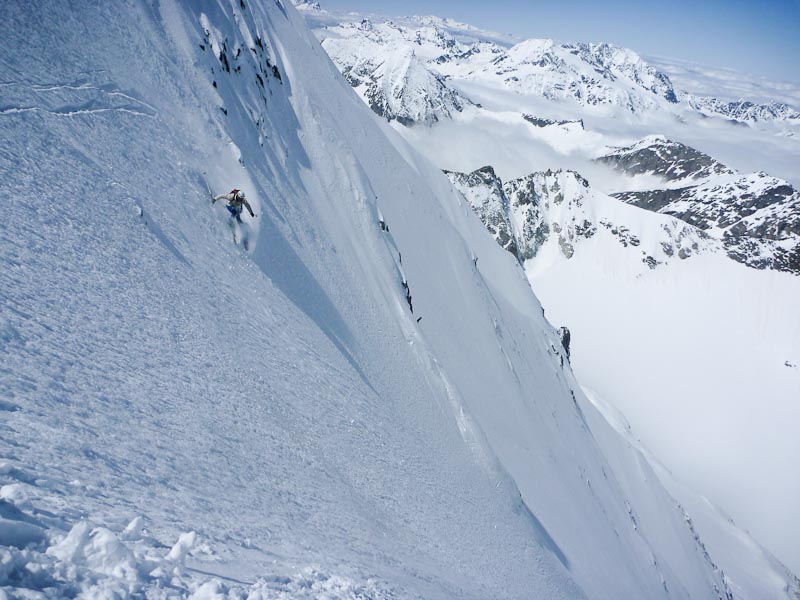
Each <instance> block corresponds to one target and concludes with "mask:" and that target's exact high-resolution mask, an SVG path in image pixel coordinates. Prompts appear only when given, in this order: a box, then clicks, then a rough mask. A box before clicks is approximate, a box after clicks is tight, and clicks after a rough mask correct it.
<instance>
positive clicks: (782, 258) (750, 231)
mask: <svg viewBox="0 0 800 600" xmlns="http://www.w3.org/2000/svg"><path fill="white" fill-rule="evenodd" d="M597 160H598V161H599V162H602V163H605V164H609V165H611V166H613V167H615V168H616V169H618V170H621V171H624V172H626V173H628V174H631V175H637V174H642V173H647V174H653V175H660V176H661V177H663V178H664V184H665V187H663V188H658V189H649V190H641V191H629V192H620V193H616V194H612V195H613V196H614V197H616V198H618V199H620V200H622V201H623V202H626V203H628V204H633V205H635V206H638V207H640V208H644V209H647V210H651V211H654V212H659V213H662V214H666V215H670V216H673V217H676V218H678V219H681V220H682V221H685V222H687V223H690V224H691V225H694V226H695V227H697V228H698V229H701V230H703V231H706V232H708V233H709V234H710V235H712V236H715V237H717V238H719V239H720V240H721V241H722V243H723V244H724V246H725V249H726V250H727V253H728V255H729V256H730V257H731V258H733V259H734V260H736V261H738V262H741V263H744V264H746V265H748V266H751V267H754V268H758V269H766V268H771V269H776V270H780V271H788V272H791V273H795V274H800V193H799V192H798V191H797V190H796V189H795V188H794V187H793V186H791V185H790V184H789V183H787V182H786V181H784V180H782V179H778V178H776V177H770V176H769V175H767V174H766V173H761V172H759V173H751V174H749V175H742V174H740V173H737V172H736V171H734V170H732V169H729V168H728V167H726V166H724V165H722V163H720V162H718V161H716V160H714V159H712V158H711V157H709V156H708V155H706V154H703V153H702V152H699V151H697V150H694V149H693V148H690V147H688V146H685V145H683V144H679V143H676V142H670V141H669V140H666V139H664V138H661V137H657V138H645V140H642V141H641V142H638V143H637V144H634V145H633V146H630V147H628V148H621V149H618V150H616V151H614V152H612V153H610V154H608V155H606V156H603V157H600V158H599V159H597ZM676 181H677V182H678V183H682V184H684V185H679V186H677V187H667V184H670V183H673V182H676Z"/></svg>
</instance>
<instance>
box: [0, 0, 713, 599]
mask: <svg viewBox="0 0 800 600" xmlns="http://www.w3.org/2000/svg"><path fill="white" fill-rule="evenodd" d="M0 10H2V12H0V23H3V37H4V40H5V41H6V43H7V45H8V47H10V48H15V49H16V51H15V53H14V54H12V55H10V56H8V57H7V58H4V59H3V63H2V86H3V98H4V106H3V109H2V113H1V114H0V127H2V130H3V132H4V136H3V139H4V140H5V142H4V144H3V145H2V147H0V176H2V179H0V180H2V181H3V186H4V194H5V195H7V197H8V198H10V199H12V200H13V202H14V204H13V210H14V211H15V215H17V214H18V215H19V217H18V218H17V219H16V220H14V221H12V220H6V221H5V223H4V225H3V229H2V232H3V235H2V238H0V256H2V260H3V269H2V270H0V282H1V283H0V294H2V299H3V302H2V304H1V305H0V306H2V330H0V341H2V357H3V361H2V365H3V366H2V371H0V390H2V392H1V393H2V404H0V408H1V409H2V421H1V422H0V427H2V432H3V435H2V436H0V452H2V459H3V462H2V465H0V478H1V479H0V482H2V487H0V498H2V503H0V589H2V590H3V592H4V593H6V592H10V593H11V595H12V596H14V595H17V594H23V595H27V596H28V597H37V593H38V594H39V596H38V597H42V596H44V597H59V596H70V597H71V596H75V595H76V594H79V593H83V594H85V595H88V596H95V597H97V596H101V595H105V596H116V597H126V596H135V597H141V596H143V595H148V596H150V597H156V598H157V597H168V596H170V597H171V596H174V595H178V596H187V595H189V594H194V597H195V598H208V597H211V598H217V597H224V596H225V595H229V596H232V597H237V596H238V597H241V596H245V595H249V597H251V598H259V597H294V596H297V597H302V596H306V597H319V596H325V597H334V598H336V597H347V598H361V597H374V598H390V597H391V598H395V597H418V596H419V597H425V598H446V597H461V598H486V597H492V598H522V597H531V596H534V597H546V598H570V599H572V598H581V597H589V598H608V597H615V598H642V597H647V598H697V597H711V598H718V597H724V595H725V594H726V583H725V581H724V580H723V578H722V575H721V573H719V571H718V570H717V568H716V567H715V565H713V564H712V563H711V562H710V560H709V559H708V557H706V556H705V555H704V554H703V552H702V547H701V546H700V545H699V544H698V543H697V542H696V540H694V539H693V537H692V532H691V530H690V529H689V528H687V527H683V526H681V525H680V523H681V519H680V517H681V515H680V514H679V513H678V512H677V511H676V510H675V509H674V507H670V506H668V504H669V503H665V504H664V506H663V507H662V510H658V511H653V510H644V509H642V514H646V515H649V517H648V518H649V519H653V520H664V521H667V522H669V523H672V524H673V525H674V528H673V534H674V535H672V536H670V537H662V536H660V535H656V534H655V533H654V532H652V531H651V530H650V529H649V528H641V527H636V526H635V523H634V522H632V518H631V508H630V507H631V506H633V507H634V508H635V507H636V506H638V503H639V500H643V498H639V496H638V493H637V494H633V492H631V497H627V494H628V492H626V490H628V489H630V488H628V487H626V486H623V485H622V484H621V482H620V481H619V480H618V476H617V475H615V474H614V473H613V470H612V469H611V468H610V467H609V465H608V463H607V462H606V461H605V459H604V457H603V454H602V452H601V450H600V448H599V447H598V446H597V444H596V443H595V440H594V438H593V436H592V434H591V433H590V431H589V429H588V426H587V423H586V421H585V418H584V415H583V413H582V412H581V410H580V408H579V407H578V402H582V401H583V400H582V398H581V396H580V394H581V392H580V390H579V389H578V387H577V384H576V382H575V380H574V378H573V376H572V374H571V372H570V370H569V366H568V364H565V363H564V361H563V351H561V350H559V349H558V347H557V345H556V344H557V343H558V341H557V340H558V337H557V334H556V332H555V330H554V329H553V328H552V327H551V326H550V325H549V324H548V323H547V322H546V321H545V320H544V318H543V316H542V311H541V306H540V305H539V303H538V301H537V300H536V299H535V297H534V296H533V295H532V294H531V293H530V289H529V287H528V285H527V282H526V280H525V278H524V275H523V273H522V271H521V270H520V269H519V267H518V264H517V263H516V261H514V259H513V257H511V256H510V255H509V254H508V253H506V252H503V251H502V250H501V249H500V248H498V247H497V245H496V244H495V242H494V241H493V240H492V239H491V237H490V236H488V235H487V234H486V232H485V230H484V228H483V226H482V225H481V224H480V222H479V221H478V220H477V219H476V218H475V217H474V215H473V214H472V211H471V210H470V209H469V207H467V206H466V205H465V204H464V205H462V204H460V203H459V197H458V196H457V195H455V194H454V193H453V192H452V189H451V186H450V183H449V182H448V181H447V179H446V178H445V177H444V176H443V175H442V174H441V173H439V172H438V171H437V170H436V169H435V168H434V167H433V166H432V165H430V164H428V163H427V162H425V161H423V160H421V159H419V158H418V157H417V156H416V155H415V154H414V152H413V151H412V150H410V149H408V148H407V147H405V146H403V144H402V142H401V141H400V140H399V139H396V138H395V139H394V144H395V145H392V144H390V143H389V142H388V141H387V139H386V134H389V135H392V133H391V130H389V129H386V130H384V131H381V129H380V126H379V124H378V122H377V119H376V118H375V117H374V116H372V115H371V113H370V112H369V111H368V110H367V109H366V108H365V107H364V106H363V104H362V103H361V102H360V100H359V99H358V98H357V96H356V95H355V94H354V93H353V92H352V90H351V89H350V87H349V86H348V85H347V83H346V82H345V81H344V80H343V79H342V78H341V77H340V76H339V75H338V74H337V73H336V70H335V68H334V66H333V65H332V64H331V63H330V62H329V60H328V59H327V57H326V56H325V54H324V52H323V50H322V48H320V46H319V45H318V43H317V42H316V41H315V39H314V38H313V37H312V36H311V35H310V34H309V32H308V31H307V30H306V29H305V26H304V24H303V23H302V21H301V19H300V17H299V16H298V15H297V13H296V12H295V10H294V9H293V8H292V7H290V6H285V5H283V4H282V3H280V2H278V1H277V0H276V1H274V2H265V3H264V4H263V5H257V4H255V3H250V2H242V1H240V2H230V3H216V4H211V3H209V4H204V5H202V6H200V5H198V4H197V3H194V2H179V1H178V0H165V1H164V2H162V3H160V4H159V5H158V6H157V7H155V6H151V5H138V4H134V5H131V4H127V3H122V2H111V3H96V4H94V5H90V4H88V3H86V4H79V5H75V4H73V3H67V2H64V3H58V2H55V3H50V4H48V6H46V7H45V6H42V5H39V4H36V3H34V4H33V5H30V6H26V7H21V6H19V5H16V4H13V3H11V4H8V3H7V4H4V5H3V7H2V9H0ZM43 49H44V51H43ZM207 184H208V187H209V188H210V190H211V191H212V192H217V191H219V190H222V191H226V190H227V189H230V187H233V186H234V185H235V186H237V187H239V188H241V189H244V190H245V191H246V192H247V193H248V196H249V197H250V198H252V204H253V205H254V208H255V212H256V214H257V217H256V218H255V219H250V218H249V217H246V218H245V224H244V225H243V226H242V227H241V228H240V230H237V232H236V233H237V237H238V238H239V239H241V237H242V236H247V238H249V240H250V244H249V250H247V251H245V250H244V249H243V248H242V246H239V245H235V244H234V243H233V240H231V232H230V230H229V228H228V225H227V224H226V215H225V213H224V209H222V207H217V208H216V209H213V210H212V208H211V207H210V205H209V202H208V197H209V189H207ZM631 210H632V209H631ZM665 218H666V217H665ZM379 222H382V223H383V225H384V226H383V227H380V226H379ZM474 258H479V259H480V261H479V262H477V261H475V260H474ZM412 297H413V309H414V312H413V314H412V313H411V307H412ZM630 476H631V477H635V476H637V474H636V473H631V474H630ZM639 479H640V480H641V485H642V486H643V489H645V490H647V492H648V493H651V492H652V493H655V494H659V493H663V492H662V491H660V487H659V484H658V482H657V481H655V480H651V479H648V478H647V477H646V475H645V476H644V477H642V476H641V474H639ZM634 495H635V496H636V497H633V496H634ZM626 500H627V502H626ZM637 510H638V509H637ZM135 517H136V518H135ZM139 517H141V518H139ZM86 519H90V520H91V523H90V522H89V521H87V520H86ZM181 532H186V533H184V534H183V535H180V537H179V534H181ZM176 539H177V540H178V541H177V543H175V544H174V546H173V542H175V540H176ZM170 547H172V548H171V549H170ZM23 588H24V589H23ZM228 592H230V594H228Z"/></svg>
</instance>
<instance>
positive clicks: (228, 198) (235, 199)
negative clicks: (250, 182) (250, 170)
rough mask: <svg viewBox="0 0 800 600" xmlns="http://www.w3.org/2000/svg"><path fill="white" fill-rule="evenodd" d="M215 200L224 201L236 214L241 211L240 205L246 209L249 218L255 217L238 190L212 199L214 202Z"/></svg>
mask: <svg viewBox="0 0 800 600" xmlns="http://www.w3.org/2000/svg"><path fill="white" fill-rule="evenodd" d="M217 200H225V202H226V204H227V205H228V206H230V207H231V208H233V209H235V210H236V212H241V211H242V205H244V207H245V208H247V212H249V213H250V216H251V217H255V216H256V215H255V214H254V213H253V209H252V208H250V203H249V202H248V201H247V200H245V199H244V198H242V195H241V194H240V193H239V190H237V189H233V190H231V191H230V192H228V193H227V194H220V195H219V196H217V197H216V198H214V202H216V201H217Z"/></svg>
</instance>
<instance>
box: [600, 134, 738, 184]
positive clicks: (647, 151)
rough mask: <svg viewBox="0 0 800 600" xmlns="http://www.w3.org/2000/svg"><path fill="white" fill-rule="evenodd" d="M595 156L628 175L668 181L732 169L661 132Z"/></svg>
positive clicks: (699, 176)
mask: <svg viewBox="0 0 800 600" xmlns="http://www.w3.org/2000/svg"><path fill="white" fill-rule="evenodd" d="M596 160H597V162H599V163H603V164H606V165H609V166H612V167H614V168H615V169H618V170H620V171H624V172H625V173H627V174H629V175H642V174H649V175H658V176H660V177H663V178H664V179H666V180H667V181H676V180H681V179H694V180H699V179H704V178H706V177H709V176H711V175H715V174H723V173H733V171H732V170H731V169H729V168H728V167H726V166H725V165H724V164H722V163H721V162H719V161H717V160H714V159H713V158H711V157H710V156H709V155H708V154H704V153H703V152H700V151H699V150H695V149H694V148H692V147H690V146H686V145H685V144H681V143H680V142H673V141H671V140H668V139H667V138H665V137H664V136H660V135H653V136H648V137H646V138H644V139H642V140H641V141H639V142H637V143H635V144H633V145H631V146H626V147H623V148H617V149H615V150H613V151H611V152H609V153H608V154H605V155H603V156H601V157H599V158H598V159H596Z"/></svg>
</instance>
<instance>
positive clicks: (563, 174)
mask: <svg viewBox="0 0 800 600" xmlns="http://www.w3.org/2000/svg"><path fill="white" fill-rule="evenodd" d="M445 173H446V174H447V176H448V177H449V178H450V180H451V181H452V182H453V184H454V185H455V187H456V188H457V189H458V190H459V191H460V192H461V194H462V195H463V196H464V197H465V198H466V199H467V201H468V202H469V203H470V205H471V206H472V208H473V210H474V211H475V212H476V214H477V215H478V217H480V219H481V221H483V223H484V224H485V225H486V227H487V229H488V230H489V232H490V233H491V234H492V235H493V236H494V238H495V240H497V242H498V244H500V245H501V246H502V247H503V248H505V249H506V250H508V251H509V252H511V253H512V254H514V256H515V257H516V258H517V260H518V261H520V262H521V263H524V262H525V261H528V260H531V259H535V258H536V257H537V256H539V255H540V254H541V253H542V251H543V249H544V248H550V250H549V251H548V253H547V254H548V255H549V256H550V257H551V258H552V257H553V256H554V255H560V256H562V257H564V258H566V259H570V258H572V257H573V256H574V255H575V253H576V252H577V249H578V247H579V246H580V245H581V244H582V243H584V242H585V241H587V240H589V239H591V238H593V237H594V236H595V235H597V234H599V233H600V232H602V235H603V236H605V237H606V238H610V239H611V240H613V242H612V243H616V244H619V245H620V246H621V247H622V248H626V249H627V251H628V252H631V253H632V254H631V256H634V257H638V260H641V262H642V263H644V264H645V265H646V266H647V267H649V268H651V269H653V268H656V267H657V266H658V265H660V264H663V263H664V262H666V261H668V260H671V259H672V258H673V257H674V258H676V259H685V258H688V257H690V256H692V255H694V254H696V253H698V252H700V251H702V250H705V249H710V248H712V247H717V246H718V244H717V245H716V246H715V244H714V243H713V242H710V241H709V236H708V235H706V234H705V233H704V232H702V231H700V230H698V229H697V228H695V227H692V226H690V225H687V224H685V223H682V222H681V221H679V220H677V219H656V220H654V221H653V222H652V223H647V224H646V225H645V228H642V226H639V228H638V229H636V230H634V228H636V227H637V225H636V224H635V222H636V219H631V218H630V217H631V214H630V210H631V209H630V208H627V216H625V215H622V216H620V215H615V214H614V213H615V211H614V208H615V207H620V206H621V205H620V204H619V203H618V202H617V201H615V200H614V199H612V198H609V197H608V196H604V195H603V194H600V193H598V192H596V191H594V190H593V189H592V188H591V186H590V185H589V182H588V181H587V180H586V179H584V178H583V177H582V176H581V175H580V174H578V173H576V172H574V171H561V170H559V171H551V170H548V171H541V172H537V173H531V174H530V175H526V176H525V177H520V178H518V179H514V180H511V181H508V182H505V183H503V182H502V181H501V180H500V178H499V177H498V176H497V174H496V173H495V172H494V169H492V167H488V166H487V167H483V168H481V169H478V170H477V171H473V172H472V173H468V174H466V173H455V172H451V171H445ZM623 212H625V211H623ZM645 242H646V243H645Z"/></svg>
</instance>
